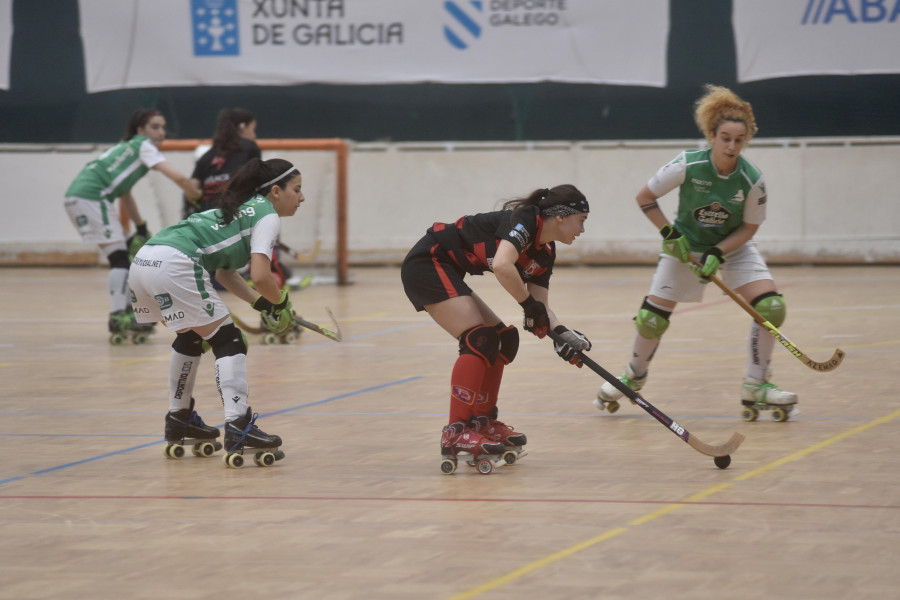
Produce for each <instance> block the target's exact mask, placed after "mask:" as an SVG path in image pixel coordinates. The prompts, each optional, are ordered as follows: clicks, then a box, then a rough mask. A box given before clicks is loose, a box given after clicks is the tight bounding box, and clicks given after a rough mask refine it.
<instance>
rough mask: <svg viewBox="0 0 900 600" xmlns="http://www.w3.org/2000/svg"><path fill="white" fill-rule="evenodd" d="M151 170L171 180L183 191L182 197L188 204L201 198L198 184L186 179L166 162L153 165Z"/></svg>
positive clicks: (201, 193)
mask: <svg viewBox="0 0 900 600" xmlns="http://www.w3.org/2000/svg"><path fill="white" fill-rule="evenodd" d="M153 169H155V170H156V171H159V172H160V173H162V174H163V175H165V176H166V177H168V178H169V179H171V180H172V181H173V182H174V183H175V185H177V186H178V187H180V188H181V189H182V190H184V195H185V197H186V198H187V199H188V201H189V202H196V201H197V200H199V199H200V198H201V197H202V196H203V191H202V190H201V189H200V185H199V184H200V182H199V181H198V180H196V179H192V178H190V177H187V176H186V175H184V174H183V173H181V172H180V171H179V170H178V169H176V168H175V167H174V166H172V163H170V162H169V161H167V160H164V161H162V162H158V163H156V164H155V165H153Z"/></svg>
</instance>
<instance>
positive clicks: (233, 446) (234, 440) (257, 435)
mask: <svg viewBox="0 0 900 600" xmlns="http://www.w3.org/2000/svg"><path fill="white" fill-rule="evenodd" d="M258 416H259V415H257V414H255V413H251V412H250V409H249V408H247V414H245V415H244V416H243V417H238V418H237V419H235V420H234V421H228V422H227V423H225V456H224V457H222V462H224V463H225V465H226V466H229V467H231V468H232V469H240V468H241V467H242V466H244V448H249V449H250V450H252V451H253V452H254V453H255V454H254V456H253V461H254V462H255V463H256V464H257V466H260V467H271V466H272V465H274V464H275V461H276V460H281V459H282V458H284V452H282V451H281V450H280V449H279V446H281V438H280V437H278V436H277V435H269V434H268V433H266V432H265V431H263V430H262V429H260V428H259V427H257V426H256V419H257V417H258Z"/></svg>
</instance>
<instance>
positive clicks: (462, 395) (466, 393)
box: [450, 385, 475, 404]
mask: <svg viewBox="0 0 900 600" xmlns="http://www.w3.org/2000/svg"><path fill="white" fill-rule="evenodd" d="M450 396H451V398H452V399H454V400H459V401H460V402H462V403H463V404H475V392H473V391H472V390H470V389H469V388H464V387H462V386H461V385H451V386H450Z"/></svg>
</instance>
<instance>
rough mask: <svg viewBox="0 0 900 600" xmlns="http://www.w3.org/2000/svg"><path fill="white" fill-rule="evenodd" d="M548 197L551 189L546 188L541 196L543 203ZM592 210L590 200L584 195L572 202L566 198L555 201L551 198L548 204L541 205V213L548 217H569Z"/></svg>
mask: <svg viewBox="0 0 900 600" xmlns="http://www.w3.org/2000/svg"><path fill="white" fill-rule="evenodd" d="M579 195H580V194H579ZM548 198H550V190H549V189H546V188H545V189H544V194H543V196H542V197H541V205H543V204H544V202H545V201H547V199H548ZM590 210H591V209H590V206H588V201H587V199H586V198H585V197H584V196H581V197H580V198H578V199H576V200H572V201H570V202H566V201H564V200H563V201H557V202H553V201H552V200H551V201H550V202H549V203H548V204H547V205H545V206H541V214H542V215H544V216H546V217H567V216H569V215H577V214H580V213H586V212H590Z"/></svg>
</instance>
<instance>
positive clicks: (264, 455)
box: [253, 452, 275, 467]
mask: <svg viewBox="0 0 900 600" xmlns="http://www.w3.org/2000/svg"><path fill="white" fill-rule="evenodd" d="M253 462H255V463H256V466H258V467H271V466H272V465H274V464H275V455H274V454H272V453H271V452H257V453H256V456H254V457H253Z"/></svg>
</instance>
